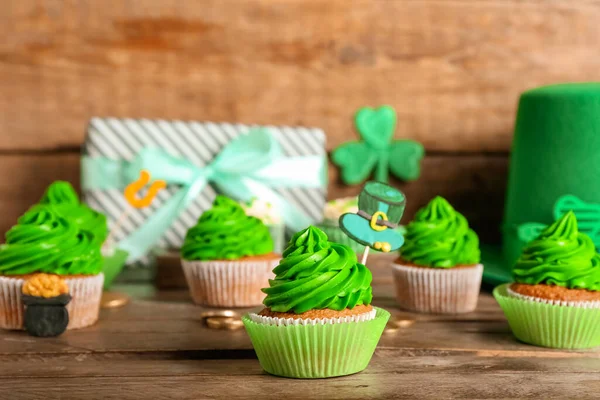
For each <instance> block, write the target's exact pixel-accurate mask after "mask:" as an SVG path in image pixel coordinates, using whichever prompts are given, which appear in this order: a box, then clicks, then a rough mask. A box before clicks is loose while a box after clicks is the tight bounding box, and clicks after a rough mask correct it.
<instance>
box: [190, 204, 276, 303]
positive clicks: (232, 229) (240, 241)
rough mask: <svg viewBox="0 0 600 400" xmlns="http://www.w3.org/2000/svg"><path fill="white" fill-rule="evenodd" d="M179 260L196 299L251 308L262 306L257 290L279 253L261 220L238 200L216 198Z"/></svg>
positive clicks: (191, 231) (264, 280) (262, 283)
mask: <svg viewBox="0 0 600 400" xmlns="http://www.w3.org/2000/svg"><path fill="white" fill-rule="evenodd" d="M181 258H182V266H183V270H184V273H185V277H186V280H187V282H188V286H189V288H190V293H191V295H192V299H193V300H194V302H195V303H197V304H202V305H209V306H213V307H250V306H255V305H259V304H261V302H262V299H263V297H264V294H263V293H262V292H261V290H260V289H261V288H262V287H263V286H264V285H265V284H266V283H267V282H268V279H269V278H270V277H271V276H272V272H271V270H272V269H273V267H274V266H275V265H276V264H277V262H278V261H279V259H280V256H279V255H278V254H276V253H274V252H273V240H272V238H271V234H270V233H269V229H268V228H267V226H265V224H264V223H263V222H262V221H261V220H260V219H258V218H256V217H252V216H248V215H246V213H245V212H244V209H243V208H242V206H241V205H240V204H239V203H238V202H236V201H234V200H232V199H230V198H228V197H225V196H217V197H216V199H215V201H214V203H213V206H212V208H211V209H209V210H207V211H205V212H204V213H203V214H202V215H201V216H200V218H199V219H198V222H197V224H196V225H194V226H192V227H191V228H190V229H189V230H188V232H187V234H186V237H185V240H184V243H183V246H182V248H181Z"/></svg>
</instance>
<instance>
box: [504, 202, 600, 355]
mask: <svg viewBox="0 0 600 400" xmlns="http://www.w3.org/2000/svg"><path fill="white" fill-rule="evenodd" d="M513 276H514V279H515V283H512V284H504V285H501V286H499V287H497V288H496V289H494V297H495V298H496V300H497V301H498V303H499V304H500V306H501V307H502V310H503V311H504V314H505V315H506V318H507V319H508V323H509V324H510V327H511V329H512V331H513V333H514V335H515V336H516V337H517V339H519V340H521V341H523V342H526V343H530V344H534V345H537V346H544V347H553V348H571V349H577V348H589V347H595V346H599V345H600V256H599V255H598V254H597V253H596V249H595V247H594V243H593V242H592V240H591V239H590V237H588V236H587V235H585V234H584V233H581V232H579V230H578V228H577V219H576V217H575V214H573V212H571V211H570V212H568V213H566V214H565V215H564V216H563V217H561V218H560V219H559V220H557V221H556V222H555V223H554V224H552V225H550V226H549V227H547V228H546V229H545V230H544V231H542V233H541V234H540V235H539V236H538V237H537V238H536V239H534V240H533V241H531V242H529V243H528V244H527V245H526V246H525V248H524V249H523V253H522V254H521V256H520V257H519V259H518V260H517V261H516V263H515V265H514V268H513Z"/></svg>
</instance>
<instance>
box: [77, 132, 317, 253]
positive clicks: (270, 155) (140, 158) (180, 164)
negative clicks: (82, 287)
mask: <svg viewBox="0 0 600 400" xmlns="http://www.w3.org/2000/svg"><path fill="white" fill-rule="evenodd" d="M325 167H326V165H325V157H323V156H302V157H284V155H283V152H282V150H281V147H280V145H279V143H278V142H277V141H276V140H275V138H274V137H273V135H271V134H270V133H269V132H268V131H267V130H265V129H254V130H252V131H250V132H249V133H248V134H247V135H241V136H239V137H237V138H236V139H234V140H233V141H231V142H230V143H229V144H228V145H227V146H225V148H224V149H223V150H222V151H221V153H219V154H218V155H217V156H216V157H215V159H214V160H213V161H212V162H211V163H210V164H208V165H206V166H204V167H198V166H196V165H194V164H192V163H191V162H190V161H189V160H186V159H183V158H178V157H174V156H171V155H169V154H168V153H166V152H165V151H164V150H162V149H157V148H146V149H144V150H142V151H141V152H140V153H138V155H137V157H136V158H135V159H134V160H132V161H131V162H127V161H124V160H114V159H110V158H105V157H88V156H84V157H83V158H82V161H81V173H82V177H81V181H82V189H83V190H106V189H123V188H125V186H126V185H127V184H129V183H130V182H133V181H135V180H137V179H138V178H139V173H140V170H142V169H146V170H148V171H149V172H150V174H151V176H152V179H162V180H164V181H166V182H167V184H175V185H181V186H182V188H181V190H179V191H177V193H175V194H174V195H173V196H172V197H171V198H170V199H169V200H168V201H167V202H166V203H165V204H164V205H163V206H162V207H161V208H160V209H159V210H157V211H156V212H155V213H154V214H153V215H152V216H150V217H149V218H148V219H147V220H146V222H145V223H144V224H143V225H142V226H140V227H139V228H138V229H137V230H136V231H134V232H133V233H131V234H130V235H129V236H128V237H127V238H125V239H124V240H122V241H121V242H120V243H118V245H117V247H118V248H120V249H122V250H125V251H127V252H129V258H128V262H131V261H135V260H137V259H139V258H140V257H142V256H144V255H145V254H147V253H148V251H149V250H150V248H151V247H152V246H153V245H154V244H155V243H156V242H157V241H158V240H159V239H160V238H161V236H162V235H163V234H164V233H165V232H166V231H167V229H168V228H169V227H170V226H171V225H172V224H173V222H174V221H175V220H176V219H177V217H178V215H179V214H180V213H181V212H182V211H183V210H185V209H186V208H187V207H188V206H189V204H190V203H191V202H192V201H193V200H194V199H195V198H196V196H198V195H199V194H200V192H202V190H203V189H204V188H205V187H206V185H207V184H208V183H211V184H212V185H213V186H214V187H215V188H216V189H217V190H218V191H219V192H221V193H223V194H225V195H226V196H229V197H231V198H234V199H237V200H239V201H250V200H251V199H252V198H253V197H256V198H260V199H261V200H264V201H267V202H270V203H271V204H272V205H273V206H274V207H277V209H278V210H279V211H280V212H281V214H282V217H283V219H284V221H285V224H286V225H287V226H288V227H290V228H292V229H293V230H295V231H299V230H302V229H304V228H306V227H307V226H308V225H310V223H311V219H310V218H309V217H308V216H307V215H306V214H305V213H304V212H303V211H302V210H301V209H299V208H298V207H296V206H295V205H294V204H290V203H289V202H288V201H287V200H285V199H284V198H283V197H282V196H281V195H280V194H278V193H277V192H275V191H274V190H273V189H274V188H317V187H322V186H324V185H325V184H326V181H327V175H326V168H325Z"/></svg>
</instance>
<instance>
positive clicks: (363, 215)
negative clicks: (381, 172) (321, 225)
mask: <svg viewBox="0 0 600 400" xmlns="http://www.w3.org/2000/svg"><path fill="white" fill-rule="evenodd" d="M405 206H406V197H405V196H404V194H403V193H402V192H401V191H399V190H397V189H394V188H393V187H391V186H389V185H386V184H385V183H382V182H374V181H371V182H367V183H366V184H365V186H364V188H363V190H362V191H361V192H360V195H359V196H358V212H357V213H346V214H342V216H340V228H342V230H343V231H344V233H345V234H346V235H348V236H349V237H350V238H352V239H354V240H355V241H356V242H358V243H360V244H363V245H365V246H366V247H365V253H364V255H363V260H362V262H363V264H364V263H365V262H366V258H367V254H368V250H369V248H371V247H372V248H374V249H375V250H380V251H383V252H385V253H387V252H390V251H393V250H397V249H399V248H400V247H401V246H402V244H403V243H404V237H403V236H402V234H401V233H400V232H398V231H397V230H396V228H397V227H398V223H399V222H400V219H401V218H402V214H404V207H405Z"/></svg>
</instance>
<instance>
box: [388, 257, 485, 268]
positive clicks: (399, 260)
mask: <svg viewBox="0 0 600 400" xmlns="http://www.w3.org/2000/svg"><path fill="white" fill-rule="evenodd" d="M394 264H398V265H402V266H404V267H413V268H427V269H457V268H473V267H474V266H476V265H478V264H472V265H456V266H454V267H448V268H442V267H428V266H426V265H417V264H414V263H411V262H410V261H406V260H404V259H403V258H402V257H398V258H397V259H396V260H395V261H394Z"/></svg>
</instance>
